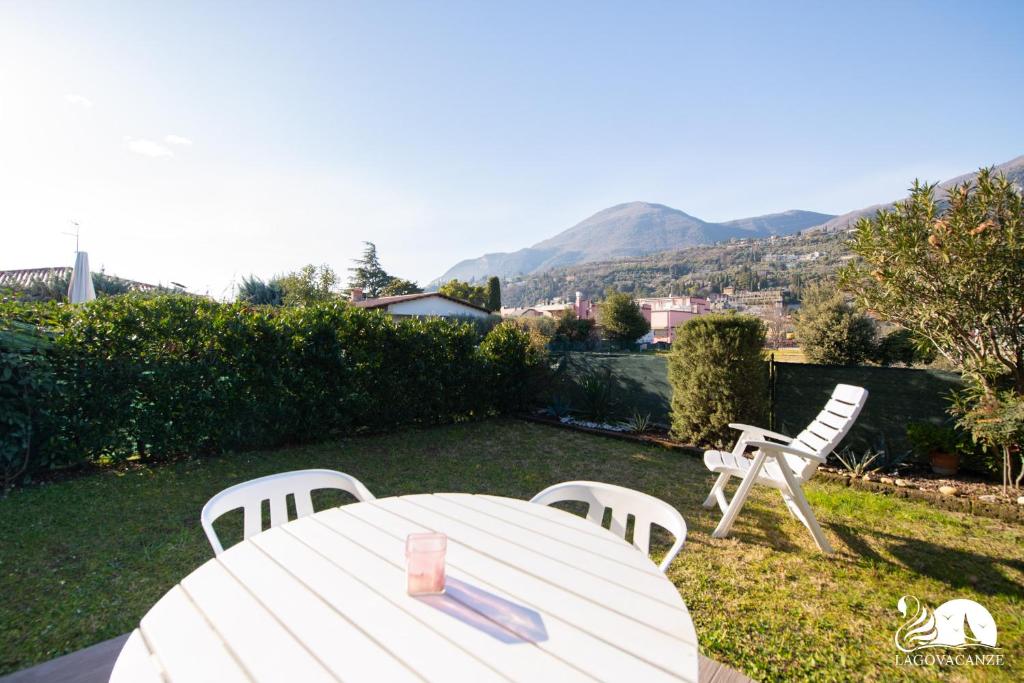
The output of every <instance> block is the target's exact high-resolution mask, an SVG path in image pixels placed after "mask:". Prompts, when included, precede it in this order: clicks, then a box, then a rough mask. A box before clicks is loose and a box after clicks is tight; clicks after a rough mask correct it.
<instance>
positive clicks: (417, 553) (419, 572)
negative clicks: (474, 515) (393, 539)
mask: <svg viewBox="0 0 1024 683" xmlns="http://www.w3.org/2000/svg"><path fill="white" fill-rule="evenodd" d="M447 547H448V537H447V536H445V535H444V534H439V533H434V532H430V533H424V534H409V536H408V537H407V538H406V539H405V560H406V564H407V565H408V570H407V577H408V581H409V589H408V590H409V595H438V594H440V593H444V554H445V550H446V549H447Z"/></svg>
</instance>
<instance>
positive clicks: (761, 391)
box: [668, 313, 768, 445]
mask: <svg viewBox="0 0 1024 683" xmlns="http://www.w3.org/2000/svg"><path fill="white" fill-rule="evenodd" d="M764 335H765V331H764V325H763V324H762V323H761V321H760V320H758V319H757V318H754V317H752V316H746V315H737V314H735V313H714V314H709V315H702V316H700V317H697V318H693V319H692V320H689V321H687V322H686V323H685V324H683V325H682V326H681V327H679V328H678V329H677V333H676V339H675V342H674V343H673V344H672V352H671V353H670V354H669V361H668V376H669V383H670V384H671V385H672V414H671V418H672V434H673V436H675V438H677V439H680V440H682V441H685V442H687V443H697V444H706V443H711V444H715V445H722V444H725V443H728V442H731V441H732V440H733V439H734V438H735V436H736V434H735V433H734V432H732V430H730V429H729V426H728V425H729V423H730V422H744V423H748V424H754V425H767V421H768V368H767V363H765V362H764V360H763V359H762V356H761V349H762V348H763V347H764Z"/></svg>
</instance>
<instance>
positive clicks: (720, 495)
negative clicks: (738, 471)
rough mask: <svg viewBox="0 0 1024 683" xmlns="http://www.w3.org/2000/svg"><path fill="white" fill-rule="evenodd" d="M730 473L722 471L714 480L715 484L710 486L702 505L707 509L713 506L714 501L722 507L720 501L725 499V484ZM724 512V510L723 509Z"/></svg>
mask: <svg viewBox="0 0 1024 683" xmlns="http://www.w3.org/2000/svg"><path fill="white" fill-rule="evenodd" d="M730 476H731V475H730V474H729V473H728V472H722V473H721V474H719V475H718V479H716V480H715V485H714V486H712V487H711V493H709V494H708V497H707V498H705V499H704V503H703V505H704V507H706V508H707V509H708V510H710V509H711V508H713V507H714V506H715V502H718V506H719V507H722V501H723V500H725V493H724V492H725V485H726V484H728V483H729V477H730ZM723 512H724V510H723Z"/></svg>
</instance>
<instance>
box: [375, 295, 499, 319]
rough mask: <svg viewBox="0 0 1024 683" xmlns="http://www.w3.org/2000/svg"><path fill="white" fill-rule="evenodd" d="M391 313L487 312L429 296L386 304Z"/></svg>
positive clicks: (475, 314)
mask: <svg viewBox="0 0 1024 683" xmlns="http://www.w3.org/2000/svg"><path fill="white" fill-rule="evenodd" d="M388 313H390V314H391V315H422V316H431V315H433V316H453V315H466V316H473V317H475V318H486V317H487V316H488V315H489V314H488V313H486V312H484V311H481V310H480V309H478V308H473V307H472V306H466V305H465V304H460V303H458V302H457V301H451V300H450V299H445V298H444V297H441V296H429V297H423V298H422V299H413V300H411V301H399V302H398V303H394V304H391V305H390V306H388Z"/></svg>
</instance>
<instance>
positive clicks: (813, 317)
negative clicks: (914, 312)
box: [796, 282, 878, 365]
mask: <svg viewBox="0 0 1024 683" xmlns="http://www.w3.org/2000/svg"><path fill="white" fill-rule="evenodd" d="M796 338H797V339H798V340H799V341H800V348H801V349H802V350H803V352H804V355H805V356H806V357H807V360H809V361H810V362H811V363H819V364H821V365H858V364H860V363H863V362H864V361H866V360H868V359H869V358H872V357H874V356H875V355H876V353H877V350H876V346H877V343H878V326H877V325H876V324H875V321H874V320H872V319H871V318H869V317H868V316H867V315H865V314H864V313H863V312H861V311H858V310H857V309H856V308H854V307H853V306H852V305H850V304H849V303H848V302H847V301H846V298H845V297H844V296H843V293H842V292H840V291H839V290H838V289H836V288H835V286H834V285H832V284H830V283H827V282H826V283H824V284H817V285H813V286H810V287H808V288H807V289H806V290H805V292H804V296H803V300H802V301H801V303H800V310H799V311H798V312H797V315H796Z"/></svg>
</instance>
